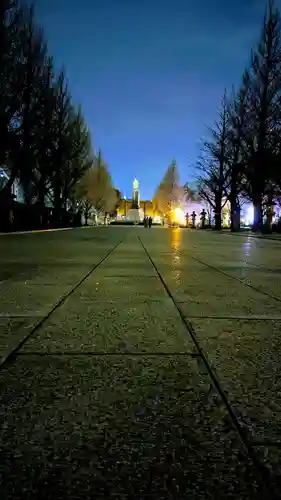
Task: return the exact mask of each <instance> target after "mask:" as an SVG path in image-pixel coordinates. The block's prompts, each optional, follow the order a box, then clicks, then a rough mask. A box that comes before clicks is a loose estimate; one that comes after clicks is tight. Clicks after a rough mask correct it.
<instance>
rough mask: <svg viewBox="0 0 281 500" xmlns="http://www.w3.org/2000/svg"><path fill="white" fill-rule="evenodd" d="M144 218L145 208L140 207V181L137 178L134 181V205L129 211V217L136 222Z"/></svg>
mask: <svg viewBox="0 0 281 500" xmlns="http://www.w3.org/2000/svg"><path fill="white" fill-rule="evenodd" d="M143 218H144V213H143V209H142V208H140V183H139V181H138V180H137V179H136V178H135V179H134V181H133V196H132V206H131V209H130V210H129V212H128V219H129V220H130V221H132V222H134V223H135V224H138V223H139V222H142V221H143Z"/></svg>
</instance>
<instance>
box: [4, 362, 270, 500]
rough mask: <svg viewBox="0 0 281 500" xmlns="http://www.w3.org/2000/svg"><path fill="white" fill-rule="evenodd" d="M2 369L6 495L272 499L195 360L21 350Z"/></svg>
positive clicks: (22, 497)
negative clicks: (22, 353)
mask: <svg viewBox="0 0 281 500" xmlns="http://www.w3.org/2000/svg"><path fill="white" fill-rule="evenodd" d="M0 376H1V395H2V397H1V402H2V408H4V413H3V414H2V420H3V423H2V432H1V445H0V452H1V464H0V470H1V476H2V480H3V481H2V485H1V487H0V492H1V498H3V500H8V499H9V500H11V499H16V498H21V500H26V499H28V500H29V499H31V498H32V499H33V498H42V499H50V498H54V497H55V498H58V499H65V498H68V499H75V500H76V499H77V498H83V499H92V498H95V499H96V500H103V499H109V498H120V499H121V498H122V499H136V500H137V499H140V498H141V499H150V500H152V499H155V500H156V499H157V500H159V499H160V500H161V499H168V498H169V499H170V498H171V499H172V498H173V499H185V498H186V499H189V498H192V500H199V499H200V500H203V499H207V498H208V499H209V498H210V499H214V500H217V499H220V498H221V499H224V498H228V499H230V500H243V499H245V500H246V499H247V500H248V499H249V498H251V499H254V500H257V499H259V500H261V499H263V500H264V499H265V498H266V497H265V496H264V492H263V491H262V488H261V487H260V486H259V485H258V483H257V479H256V475H255V471H254V468H253V466H252V463H251V462H250V460H249V459H248V458H247V456H246V454H245V452H244V451H243V449H242V447H241V445H240V443H239V442H238V441H237V437H236V434H235V433H234V432H233V430H232V429H231V428H230V427H229V426H228V425H226V423H225V421H224V419H223V418H224V415H223V414H222V412H221V410H220V408H218V407H217V406H216V405H214V404H213V403H209V402H208V396H207V393H208V389H207V388H208V383H206V380H202V378H201V377H200V375H199V373H198V371H197V368H196V365H195V363H194V361H193V360H191V359H181V358H180V359H179V358H176V357H175V358H172V359H158V360H155V359H154V360H153V362H152V361H151V360H148V359H146V358H142V359H139V358H132V359H128V358H126V359H119V360H118V359H117V360H115V361H114V362H113V361H112V359H110V360H109V359H108V358H104V357H103V358H101V359H96V358H95V359H93V358H90V357H73V356H72V357H70V358H69V357H64V358H60V357H53V356H52V357H50V356H47V357H45V358H41V357H40V358H38V356H35V357H29V356H19V357H18V358H17V360H16V362H15V363H14V364H13V365H10V366H9V369H7V370H4V371H3V372H2V373H1V375H0Z"/></svg>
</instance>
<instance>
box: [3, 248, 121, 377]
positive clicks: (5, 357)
mask: <svg viewBox="0 0 281 500" xmlns="http://www.w3.org/2000/svg"><path fill="white" fill-rule="evenodd" d="M125 239H126V238H123V239H122V240H121V241H119V242H118V243H117V244H116V245H114V247H113V248H112V249H111V250H110V251H109V252H107V254H106V255H105V256H104V257H103V258H102V259H101V260H100V262H98V263H97V264H95V265H94V266H93V267H92V268H91V269H90V270H89V271H88V272H87V273H86V274H85V275H84V277H83V278H82V279H81V280H80V281H79V282H78V283H76V284H75V286H74V287H73V288H72V289H71V290H69V291H68V292H67V293H65V294H64V295H63V296H62V297H61V298H60V299H59V300H58V302H57V303H56V304H55V305H54V306H53V307H52V308H51V309H50V311H49V312H48V314H46V315H45V316H43V317H42V316H41V320H40V321H39V322H38V323H37V324H36V325H35V326H34V327H33V328H32V329H31V330H30V332H29V333H27V335H26V336H25V337H24V338H23V339H22V340H21V341H20V342H19V343H18V344H17V345H15V346H12V347H11V349H9V351H7V352H6V353H5V354H4V355H3V356H1V358H0V370H1V369H2V368H3V366H4V364H5V363H6V362H7V361H8V360H9V359H10V358H12V356H13V355H14V354H15V353H16V352H17V351H19V349H21V347H22V346H23V345H24V344H25V343H26V342H27V340H28V339H29V338H30V337H31V336H32V335H33V334H34V333H35V332H36V331H37V330H39V328H41V326H42V325H43V323H44V322H45V321H47V319H49V318H50V316H51V315H52V314H53V313H54V312H55V311H56V310H57V309H58V308H59V307H60V306H61V305H62V304H63V303H64V302H65V301H66V299H67V298H68V297H70V295H72V293H74V292H75V291H76V290H77V288H78V287H79V286H80V285H82V284H83V283H84V281H86V279H87V278H88V277H89V276H90V275H91V274H92V273H93V272H94V271H95V270H96V269H97V268H98V267H99V266H100V265H101V264H102V263H103V262H104V261H105V260H106V259H107V258H108V257H109V255H111V254H112V253H113V252H114V250H115V249H116V248H117V247H118V246H119V245H121V243H123V241H124V240H125Z"/></svg>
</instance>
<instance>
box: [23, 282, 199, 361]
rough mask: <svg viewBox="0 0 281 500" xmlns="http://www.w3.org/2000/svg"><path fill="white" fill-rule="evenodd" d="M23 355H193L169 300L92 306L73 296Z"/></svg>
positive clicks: (179, 319)
mask: <svg viewBox="0 0 281 500" xmlns="http://www.w3.org/2000/svg"><path fill="white" fill-rule="evenodd" d="M23 349H24V350H25V351H36V352H37V351H41V352H42V351H43V352H44V351H47V352H56V351H77V350H78V351H93V352H105V353H106V352H119V353H122V352H150V351H151V352H186V351H188V352H191V351H192V352H193V343H192V341H191V339H190V337H189V335H188V333H187V330H186V328H185V325H184V324H183V322H182V320H181V318H180V315H179V314H178V312H177V310H176V309H175V307H174V305H173V303H172V301H171V300H170V299H169V298H167V299H166V300H165V301H163V302H151V303H145V302H144V303H140V302H139V303H131V304H130V303H129V304H128V303H124V302H118V301H116V302H115V303H108V302H107V303H106V302H105V303H104V304H103V305H102V306H101V303H100V302H97V303H95V302H94V300H93V299H92V298H91V297H89V296H87V295H84V296H83V297H81V295H80V291H77V293H76V292H74V294H73V295H71V297H69V298H68V299H66V301H65V302H64V304H63V305H62V306H61V307H60V308H59V309H57V310H56V311H55V312H54V314H52V316H51V317H50V318H49V319H48V320H47V321H46V322H45V323H44V325H43V326H42V328H40V330H38V331H37V332H36V333H35V334H34V335H33V336H32V338H31V339H30V340H29V341H28V342H27V343H26V344H25V346H24V348H23Z"/></svg>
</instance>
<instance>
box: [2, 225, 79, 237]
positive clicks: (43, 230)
mask: <svg viewBox="0 0 281 500" xmlns="http://www.w3.org/2000/svg"><path fill="white" fill-rule="evenodd" d="M70 229H77V228H75V227H59V228H54V229H33V230H31V231H9V232H7V233H0V236H7V235H18V234H33V233H54V232H55V231H70Z"/></svg>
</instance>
